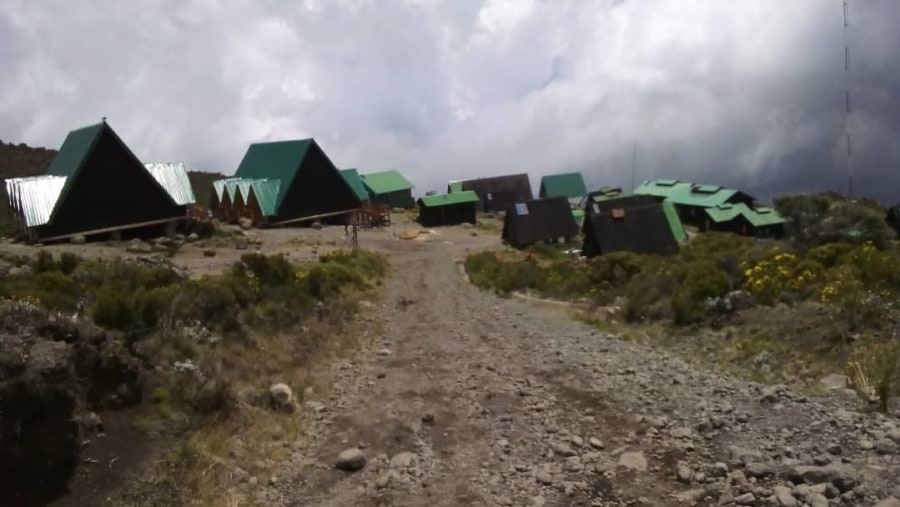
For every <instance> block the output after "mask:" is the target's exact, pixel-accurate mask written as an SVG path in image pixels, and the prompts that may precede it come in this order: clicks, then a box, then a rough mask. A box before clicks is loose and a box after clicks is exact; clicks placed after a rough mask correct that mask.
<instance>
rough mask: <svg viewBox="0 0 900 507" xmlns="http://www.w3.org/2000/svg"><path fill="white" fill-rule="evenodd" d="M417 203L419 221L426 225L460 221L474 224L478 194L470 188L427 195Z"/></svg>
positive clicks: (450, 223) (432, 225)
mask: <svg viewBox="0 0 900 507" xmlns="http://www.w3.org/2000/svg"><path fill="white" fill-rule="evenodd" d="M418 204H419V222H420V223H421V224H422V225H424V226H426V227H435V226H439V225H455V224H461V223H470V224H474V223H475V221H476V217H475V214H476V213H475V208H476V206H477V204H478V195H477V194H476V193H475V192H472V191H471V190H469V191H461V192H452V193H449V194H443V195H427V196H425V197H422V198H420V199H419V201H418Z"/></svg>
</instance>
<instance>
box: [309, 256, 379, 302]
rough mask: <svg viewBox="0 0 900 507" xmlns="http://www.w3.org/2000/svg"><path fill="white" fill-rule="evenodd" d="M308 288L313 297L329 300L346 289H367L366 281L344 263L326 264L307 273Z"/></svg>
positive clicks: (314, 267)
mask: <svg viewBox="0 0 900 507" xmlns="http://www.w3.org/2000/svg"><path fill="white" fill-rule="evenodd" d="M306 287H307V290H308V291H309V294H310V295H311V296H312V297H314V298H316V299H327V298H331V297H335V296H337V295H338V294H340V293H341V291H342V290H344V289H345V288H355V289H362V288H365V287H366V280H365V279H364V278H363V276H362V275H361V274H359V273H358V272H356V271H354V270H352V269H351V268H349V267H347V266H346V265H344V264H342V263H337V262H326V263H322V264H319V265H317V266H313V267H312V268H310V269H309V271H307V273H306Z"/></svg>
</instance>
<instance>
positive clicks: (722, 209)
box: [705, 203, 786, 227]
mask: <svg viewBox="0 0 900 507" xmlns="http://www.w3.org/2000/svg"><path fill="white" fill-rule="evenodd" d="M705 211H706V214H707V215H708V216H709V218H711V219H712V220H713V221H714V222H719V223H721V222H728V221H731V220H734V218H735V217H737V216H738V215H742V216H743V217H744V218H745V219H747V221H748V222H750V225H752V226H754V227H765V226H767V225H778V224H783V223H785V222H786V221H785V219H784V218H783V217H782V216H781V215H780V214H779V213H778V212H777V211H775V210H774V209H772V208H770V207H768V206H758V207H757V208H756V209H753V208H751V207H750V206H747V205H746V204H744V203H737V204H730V203H728V204H722V205H719V206H716V207H713V208H706V210H705Z"/></svg>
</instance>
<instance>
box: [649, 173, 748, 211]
mask: <svg viewBox="0 0 900 507" xmlns="http://www.w3.org/2000/svg"><path fill="white" fill-rule="evenodd" d="M634 193H635V194H640V195H652V196H654V197H661V198H664V199H666V200H668V201H671V202H672V203H674V204H681V205H684V206H700V207H705V208H711V207H715V206H718V205H720V204H724V203H726V202H728V201H729V200H730V199H731V198H732V197H734V196H735V194H737V193H738V191H737V190H734V189H732V188H725V187H720V186H718V185H696V184H692V183H688V182H686V181H677V180H647V181H644V182H643V183H641V184H640V185H638V187H637V188H636V189H634Z"/></svg>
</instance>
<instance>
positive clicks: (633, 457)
mask: <svg viewBox="0 0 900 507" xmlns="http://www.w3.org/2000/svg"><path fill="white" fill-rule="evenodd" d="M619 466H620V467H624V468H627V469H629V470H634V471H637V472H645V471H646V470H647V458H645V457H644V453H643V452H640V451H638V452H625V453H622V455H621V456H619Z"/></svg>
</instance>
